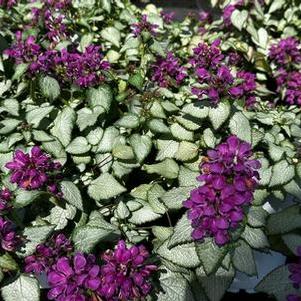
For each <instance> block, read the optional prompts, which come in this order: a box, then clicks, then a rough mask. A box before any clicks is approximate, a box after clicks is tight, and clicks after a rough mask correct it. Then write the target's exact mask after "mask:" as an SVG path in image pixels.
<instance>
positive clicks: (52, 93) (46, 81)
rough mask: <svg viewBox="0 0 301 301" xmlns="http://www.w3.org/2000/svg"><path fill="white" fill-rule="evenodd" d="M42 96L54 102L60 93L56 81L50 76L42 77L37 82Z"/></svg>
mask: <svg viewBox="0 0 301 301" xmlns="http://www.w3.org/2000/svg"><path fill="white" fill-rule="evenodd" d="M39 84H40V88H41V92H42V94H43V96H45V97H46V98H49V99H50V100H55V99H56V98H58V97H59V95H60V93H61V88H60V85H59V83H58V81H57V80H56V79H55V78H53V77H50V76H47V75H46V76H42V77H41V78H40V81H39Z"/></svg>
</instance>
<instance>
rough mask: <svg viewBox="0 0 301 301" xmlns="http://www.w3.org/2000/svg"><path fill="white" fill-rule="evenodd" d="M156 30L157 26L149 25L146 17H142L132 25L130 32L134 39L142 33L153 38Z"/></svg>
mask: <svg viewBox="0 0 301 301" xmlns="http://www.w3.org/2000/svg"><path fill="white" fill-rule="evenodd" d="M157 28H158V25H157V24H151V23H150V22H148V21H147V15H142V16H141V19H140V21H139V22H138V23H134V24H132V32H133V34H134V36H135V37H136V38H137V37H139V36H140V35H141V34H142V32H148V33H150V34H151V35H152V36H155V35H156V34H157Z"/></svg>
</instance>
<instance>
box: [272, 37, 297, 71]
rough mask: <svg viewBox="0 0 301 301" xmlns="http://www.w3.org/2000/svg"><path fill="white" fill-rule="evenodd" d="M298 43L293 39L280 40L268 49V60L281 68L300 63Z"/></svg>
mask: <svg viewBox="0 0 301 301" xmlns="http://www.w3.org/2000/svg"><path fill="white" fill-rule="evenodd" d="M300 47H301V45H300V42H299V40H297V39H296V38H295V37H289V38H286V39H281V40H280V41H279V42H278V43H277V44H274V45H272V46H271V48H270V52H269V58H270V60H271V61H273V62H275V64H276V65H278V66H279V67H282V68H287V67H290V65H291V64H298V63H300V62H301V51H300Z"/></svg>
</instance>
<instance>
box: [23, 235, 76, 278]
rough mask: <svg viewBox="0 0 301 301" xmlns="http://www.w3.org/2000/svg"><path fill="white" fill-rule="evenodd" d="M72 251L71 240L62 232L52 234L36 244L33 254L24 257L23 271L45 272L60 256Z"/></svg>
mask: <svg viewBox="0 0 301 301" xmlns="http://www.w3.org/2000/svg"><path fill="white" fill-rule="evenodd" d="M72 251H73V246H72V244H71V241H70V240H69V239H67V238H66V236H65V235H64V234H58V235H54V236H53V237H52V238H51V239H50V240H49V241H48V242H46V243H45V244H40V245H38V246H37V247H36V251H35V253H34V254H33V255H30V256H27V257H26V258H25V272H26V273H35V274H39V273H41V272H47V271H48V270H49V269H50V268H51V266H52V265H53V264H54V263H55V262H56V261H57V260H58V259H59V258H60V257H63V256H67V255H68V254H69V253H70V252H72Z"/></svg>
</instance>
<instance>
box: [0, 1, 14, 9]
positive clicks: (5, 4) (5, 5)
mask: <svg viewBox="0 0 301 301" xmlns="http://www.w3.org/2000/svg"><path fill="white" fill-rule="evenodd" d="M16 4H17V0H0V7H3V8H12V7H13V6H14V5H16Z"/></svg>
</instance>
